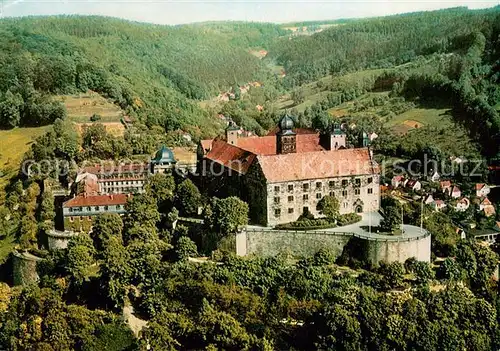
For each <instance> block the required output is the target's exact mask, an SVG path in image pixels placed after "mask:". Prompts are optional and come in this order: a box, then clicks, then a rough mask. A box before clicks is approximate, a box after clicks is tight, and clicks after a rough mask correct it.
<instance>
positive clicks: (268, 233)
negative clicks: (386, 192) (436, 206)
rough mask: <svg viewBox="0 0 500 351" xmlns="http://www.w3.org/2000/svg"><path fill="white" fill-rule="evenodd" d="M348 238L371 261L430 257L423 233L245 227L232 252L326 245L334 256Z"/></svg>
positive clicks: (301, 252) (299, 251)
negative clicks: (357, 243)
mask: <svg viewBox="0 0 500 351" xmlns="http://www.w3.org/2000/svg"><path fill="white" fill-rule="evenodd" d="M351 238H356V240H361V241H362V243H363V245H362V246H363V247H365V248H366V251H367V252H365V253H364V256H365V257H366V259H367V260H369V261H370V262H371V263H373V264H377V263H378V262H380V261H385V262H394V261H399V262H404V261H406V260H407V259H408V258H410V257H415V258H416V259H417V260H419V261H426V262H430V259H431V236H430V234H429V233H427V232H424V233H422V235H420V236H418V237H406V238H405V237H402V236H401V237H394V238H377V237H376V236H375V235H370V236H369V235H360V234H355V233H347V232H346V233H343V232H331V231H293V230H273V229H266V228H262V229H255V228H252V229H250V228H247V229H246V230H243V231H242V232H240V233H238V234H237V235H236V254H237V255H240V256H246V255H251V254H254V255H258V256H273V255H276V254H277V253H279V252H281V251H290V252H291V253H292V254H293V255H295V256H298V257H303V256H310V255H313V254H315V253H316V252H317V251H318V250H320V249H321V248H328V249H330V250H331V251H332V252H333V253H334V254H335V255H336V256H337V257H338V256H340V255H341V254H342V251H343V249H344V247H345V246H346V245H347V243H348V242H349V240H351Z"/></svg>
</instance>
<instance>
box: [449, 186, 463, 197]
mask: <svg viewBox="0 0 500 351" xmlns="http://www.w3.org/2000/svg"><path fill="white" fill-rule="evenodd" d="M449 195H450V196H451V197H452V198H453V199H458V198H459V197H461V196H462V191H461V190H460V188H459V187H458V186H456V185H455V186H453V187H452V188H451V189H450V190H449Z"/></svg>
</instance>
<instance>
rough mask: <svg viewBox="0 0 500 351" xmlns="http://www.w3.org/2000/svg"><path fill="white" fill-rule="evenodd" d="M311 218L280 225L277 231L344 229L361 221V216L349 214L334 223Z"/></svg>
mask: <svg viewBox="0 0 500 351" xmlns="http://www.w3.org/2000/svg"><path fill="white" fill-rule="evenodd" d="M311 216H312V215H310V216H301V217H299V219H298V220H297V221H295V222H291V223H284V224H278V225H277V226H276V227H275V229H285V230H316V229H327V228H335V227H342V226H345V225H349V224H354V223H356V222H359V221H360V220H361V216H360V215H358V214H356V213H347V214H344V215H341V216H339V218H338V219H337V221H332V220H330V219H328V218H314V217H313V218H310V217H311Z"/></svg>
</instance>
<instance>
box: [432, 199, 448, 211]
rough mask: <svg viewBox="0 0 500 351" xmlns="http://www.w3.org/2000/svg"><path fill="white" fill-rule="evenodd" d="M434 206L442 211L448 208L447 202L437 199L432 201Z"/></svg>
mask: <svg viewBox="0 0 500 351" xmlns="http://www.w3.org/2000/svg"><path fill="white" fill-rule="evenodd" d="M432 206H433V207H434V210H436V211H441V210H442V209H444V208H446V203H445V202H444V201H443V200H436V201H434V202H433V203H432Z"/></svg>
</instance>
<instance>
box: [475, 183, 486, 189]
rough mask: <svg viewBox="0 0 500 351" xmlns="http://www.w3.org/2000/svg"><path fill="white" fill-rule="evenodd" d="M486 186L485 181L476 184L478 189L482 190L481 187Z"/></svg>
mask: <svg viewBox="0 0 500 351" xmlns="http://www.w3.org/2000/svg"><path fill="white" fill-rule="evenodd" d="M485 186H486V184H484V183H478V184H476V190H481V189H483V188H484V187H485Z"/></svg>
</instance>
